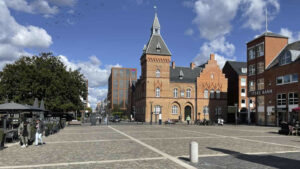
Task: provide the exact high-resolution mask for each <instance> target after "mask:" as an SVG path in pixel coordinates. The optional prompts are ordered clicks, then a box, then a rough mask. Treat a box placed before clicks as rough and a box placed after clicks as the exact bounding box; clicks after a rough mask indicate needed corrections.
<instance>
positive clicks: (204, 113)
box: [203, 106, 209, 118]
mask: <svg viewBox="0 0 300 169" xmlns="http://www.w3.org/2000/svg"><path fill="white" fill-rule="evenodd" d="M208 114H209V108H208V106H204V107H203V115H204V118H205V115H208Z"/></svg>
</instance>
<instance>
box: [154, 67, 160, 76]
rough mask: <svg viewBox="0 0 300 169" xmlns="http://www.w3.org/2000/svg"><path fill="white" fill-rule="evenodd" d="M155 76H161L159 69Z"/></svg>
mask: <svg viewBox="0 0 300 169" xmlns="http://www.w3.org/2000/svg"><path fill="white" fill-rule="evenodd" d="M155 76H156V77H160V70H159V69H156V72H155Z"/></svg>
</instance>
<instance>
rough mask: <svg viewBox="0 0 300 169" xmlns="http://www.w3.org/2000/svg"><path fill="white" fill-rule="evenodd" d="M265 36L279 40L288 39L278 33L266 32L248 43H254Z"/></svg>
mask: <svg viewBox="0 0 300 169" xmlns="http://www.w3.org/2000/svg"><path fill="white" fill-rule="evenodd" d="M263 36H266V37H277V38H287V39H288V37H286V36H282V35H280V34H276V33H273V32H264V33H263V34H261V35H259V36H258V37H256V38H254V39H253V40H251V41H249V42H248V43H250V42H252V41H254V40H256V39H259V38H261V37H263Z"/></svg>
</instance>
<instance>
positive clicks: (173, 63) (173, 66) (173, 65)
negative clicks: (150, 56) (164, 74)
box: [172, 61, 175, 69]
mask: <svg viewBox="0 0 300 169" xmlns="http://www.w3.org/2000/svg"><path fill="white" fill-rule="evenodd" d="M172 68H173V69H175V62H174V61H173V62H172Z"/></svg>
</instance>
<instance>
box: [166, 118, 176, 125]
mask: <svg viewBox="0 0 300 169" xmlns="http://www.w3.org/2000/svg"><path fill="white" fill-rule="evenodd" d="M178 122H179V120H178V119H170V120H167V121H165V124H176V123H178Z"/></svg>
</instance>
